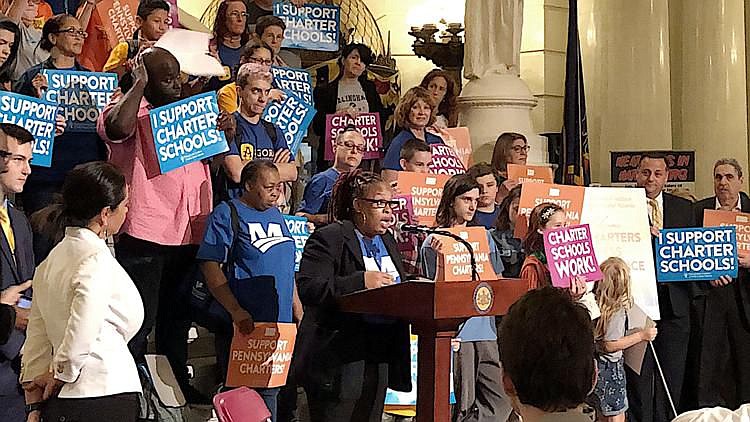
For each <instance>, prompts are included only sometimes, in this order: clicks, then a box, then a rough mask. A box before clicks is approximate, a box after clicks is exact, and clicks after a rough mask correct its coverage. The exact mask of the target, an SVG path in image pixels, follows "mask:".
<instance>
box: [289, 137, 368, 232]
mask: <svg viewBox="0 0 750 422" xmlns="http://www.w3.org/2000/svg"><path fill="white" fill-rule="evenodd" d="M365 147H366V146H365V138H364V137H363V136H362V134H361V133H360V132H359V131H358V130H357V128H355V127H354V126H351V125H350V126H347V127H346V128H344V130H343V131H342V132H340V133H339V134H338V136H336V140H335V142H334V145H333V153H334V154H335V155H334V157H333V167H331V168H329V169H327V170H325V171H323V172H322V173H318V174H316V175H315V176H313V178H312V180H310V183H308V184H307V186H305V194H304V196H303V197H302V204H301V205H300V209H299V211H297V215H298V216H301V217H305V218H307V221H309V222H311V223H313V224H315V225H316V226H323V225H326V224H328V200H329V199H331V191H332V190H333V184H334V183H336V179H338V177H339V175H340V174H341V173H346V172H349V171H351V170H354V169H356V168H357V167H359V164H360V163H361V162H362V156H363V155H364V152H365Z"/></svg>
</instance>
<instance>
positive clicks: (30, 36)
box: [11, 23, 49, 90]
mask: <svg viewBox="0 0 750 422" xmlns="http://www.w3.org/2000/svg"><path fill="white" fill-rule="evenodd" d="M18 28H19V29H20V30H21V39H20V40H17V41H16V42H18V43H19V45H18V54H17V55H16V62H15V63H14V64H13V71H12V72H11V76H12V77H13V80H18V79H20V78H21V75H23V74H24V72H26V71H27V70H29V68H31V67H32V66H34V65H37V64H39V63H42V62H43V61H45V60H47V59H48V58H49V51H45V50H42V49H41V48H40V47H39V41H41V40H42V30H41V29H37V28H33V27H29V26H26V25H24V24H23V23H21V24H19V25H18ZM14 90H15V89H14Z"/></svg>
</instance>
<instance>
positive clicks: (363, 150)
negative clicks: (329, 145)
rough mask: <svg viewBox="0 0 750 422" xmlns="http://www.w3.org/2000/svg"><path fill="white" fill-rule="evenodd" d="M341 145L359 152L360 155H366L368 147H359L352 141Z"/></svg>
mask: <svg viewBox="0 0 750 422" xmlns="http://www.w3.org/2000/svg"><path fill="white" fill-rule="evenodd" d="M340 145H341V146H342V147H344V148H346V149H350V150H354V151H357V152H359V153H360V154H361V153H364V152H365V151H366V150H367V147H365V146H364V145H357V144H355V143H354V142H352V141H344V142H342V143H341V144H340Z"/></svg>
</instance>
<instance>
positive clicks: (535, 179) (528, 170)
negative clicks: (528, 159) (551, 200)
mask: <svg viewBox="0 0 750 422" xmlns="http://www.w3.org/2000/svg"><path fill="white" fill-rule="evenodd" d="M508 180H513V181H516V182H518V183H526V182H529V183H553V182H554V175H553V174H552V167H548V166H524V165H520V164H508Z"/></svg>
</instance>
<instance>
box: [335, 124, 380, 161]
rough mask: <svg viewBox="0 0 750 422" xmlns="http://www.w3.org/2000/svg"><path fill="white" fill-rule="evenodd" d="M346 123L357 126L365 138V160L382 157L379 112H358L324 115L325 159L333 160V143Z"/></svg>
mask: <svg viewBox="0 0 750 422" xmlns="http://www.w3.org/2000/svg"><path fill="white" fill-rule="evenodd" d="M348 125H352V126H354V127H356V128H357V130H358V131H359V133H361V134H362V137H363V138H365V153H364V155H363V156H362V158H363V159H365V160H373V159H378V158H383V151H382V147H383V133H382V132H381V131H380V113H360V114H358V115H357V117H352V116H350V115H348V114H328V115H326V136H325V138H326V145H325V159H326V160H328V161H333V155H334V154H333V143H334V142H335V141H336V137H337V136H338V135H339V133H341V132H342V131H343V130H344V129H346V127H347V126H348Z"/></svg>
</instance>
